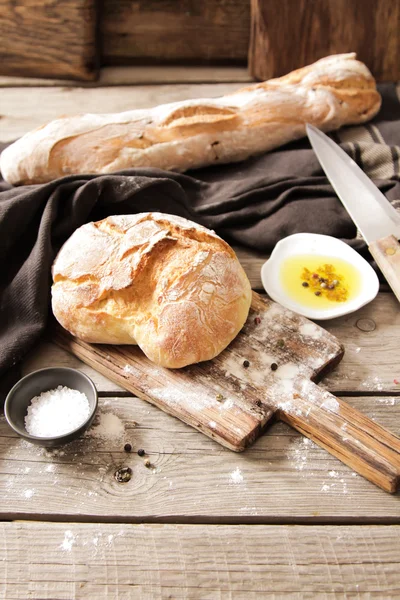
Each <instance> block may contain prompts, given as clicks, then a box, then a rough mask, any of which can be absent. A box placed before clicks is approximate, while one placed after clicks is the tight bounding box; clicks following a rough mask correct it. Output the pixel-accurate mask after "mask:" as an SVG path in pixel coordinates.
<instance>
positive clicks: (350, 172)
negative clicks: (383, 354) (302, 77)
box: [306, 124, 400, 301]
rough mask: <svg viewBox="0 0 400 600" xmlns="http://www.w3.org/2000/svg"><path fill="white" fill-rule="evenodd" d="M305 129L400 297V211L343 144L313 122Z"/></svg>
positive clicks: (347, 208) (350, 213)
mask: <svg viewBox="0 0 400 600" xmlns="http://www.w3.org/2000/svg"><path fill="white" fill-rule="evenodd" d="M306 131H307V135H308V139H309V140H310V143H311V146H312V148H313V150H314V152H315V154H316V156H317V158H318V160H319V162H320V164H321V166H322V168H323V170H324V171H325V173H326V176H327V178H328V179H329V181H330V183H331V185H332V187H333V189H334V190H335V192H336V193H337V195H338V197H339V199H340V200H341V202H342V204H343V205H344V207H345V208H346V210H347V212H348V213H349V215H350V216H351V218H352V219H353V221H354V223H355V224H356V225H357V227H358V229H359V230H360V232H361V234H362V236H363V237H364V239H365V241H366V242H367V244H368V247H369V251H370V252H371V254H372V256H373V257H374V259H375V261H376V263H377V264H378V266H379V268H380V269H381V271H382V272H383V274H384V275H385V277H386V279H387V280H388V283H389V285H390V286H391V288H392V289H393V291H394V293H395V294H396V296H397V299H398V300H399V301H400V245H399V242H398V238H400V214H399V213H398V212H397V211H396V209H395V208H394V207H393V206H392V205H391V204H390V202H389V201H388V200H387V199H386V198H385V196H384V195H383V194H382V192H381V191H380V190H378V188H377V187H376V186H375V184H374V183H373V182H372V181H371V179H370V178H369V177H368V176H367V175H366V174H365V173H364V171H363V170H362V169H361V168H360V167H359V166H358V165H357V164H356V163H355V162H354V160H352V159H351V158H350V156H348V155H347V154H346V152H344V150H342V148H340V146H338V145H337V144H336V143H335V142H334V141H333V140H331V139H330V138H329V137H328V136H327V135H325V133H323V132H322V131H320V130H319V129H317V128H316V127H314V126H313V125H309V124H308V125H307V126H306Z"/></svg>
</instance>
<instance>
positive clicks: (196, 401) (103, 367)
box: [54, 292, 400, 492]
mask: <svg viewBox="0 0 400 600" xmlns="http://www.w3.org/2000/svg"><path fill="white" fill-rule="evenodd" d="M54 341H55V342H56V343H57V344H58V345H59V346H61V347H62V348H64V349H66V350H68V351H70V352H72V353H73V354H75V355H76V356H78V357H79V358H80V359H81V360H83V361H84V362H85V363H87V364H89V365H90V366H91V367H94V368H95V369H96V370H97V371H99V372H101V373H103V374H104V375H106V376H107V377H108V378H109V379H111V380H113V381H115V382H117V383H118V384H120V385H121V386H123V387H124V388H126V389H127V390H129V391H131V392H133V393H134V394H135V395H137V396H138V397H140V398H143V399H145V400H148V401H149V402H151V403H152V404H155V405H156V406H158V407H159V408H161V409H162V410H164V411H166V412H167V413H169V414H171V415H174V416H175V417H178V418H179V419H181V420H182V421H184V422H185V423H188V424H189V425H192V426H193V427H195V428H196V429H198V430H199V431H202V432H203V433H205V434H206V435H208V436H209V437H211V438H213V439H215V440H216V441H218V442H219V443H220V444H222V445H223V446H226V447H227V448H230V449H231V450H235V451H241V450H244V449H245V448H246V447H247V446H249V445H250V444H252V443H253V442H254V441H255V440H256V439H257V438H258V437H259V436H260V434H261V433H262V431H263V430H264V428H265V427H266V425H267V424H268V423H269V421H271V419H272V417H275V418H276V419H278V420H282V421H285V422H286V423H289V425H291V426H292V427H294V428H295V429H297V430H298V431H300V432H301V433H303V434H304V435H306V436H307V437H309V438H310V439H312V440H313V441H315V442H316V443H317V444H319V445H320V446H322V447H323V448H325V449H326V450H328V452H330V453H331V454H333V455H334V456H336V457H337V458H339V459H340V460H341V461H343V462H344V463H346V464H347V465H349V466H350V467H351V468H352V469H354V470H355V471H357V472H358V473H360V474H361V475H363V476H364V477H366V478H367V479H369V480H370V481H372V482H373V483H375V484H376V485H378V486H380V487H381V488H383V489H384V490H386V491H388V492H395V491H396V489H397V487H398V485H399V481H400V438H398V437H396V436H395V435H393V434H392V433H390V432H389V431H387V430H385V429H383V428H382V427H380V426H379V425H377V424H376V423H374V422H373V421H371V420H370V419H368V418H367V417H365V416H364V415H362V414H361V413H360V412H358V411H357V410H355V409H354V408H352V407H351V406H349V405H348V404H346V403H345V402H343V401H342V400H339V399H338V398H335V397H334V396H333V395H332V394H330V393H329V392H327V391H325V390H323V389H321V388H320V387H318V385H316V383H315V381H316V380H317V379H318V378H320V377H321V376H322V374H323V373H325V372H326V371H327V370H330V369H331V368H333V367H334V366H335V365H336V364H337V363H338V362H339V361H340V360H341V358H342V357H343V353H344V349H343V346H342V345H341V344H340V342H339V341H338V340H337V339H336V338H335V337H334V336H332V335H331V334H329V333H328V332H327V331H325V330H324V329H322V328H321V327H319V326H318V325H315V324H314V323H312V322H311V321H309V320H308V319H306V318H304V317H301V316H299V315H297V314H295V313H293V312H291V311H289V310H287V309H285V308H283V307H282V306H280V305H279V304H276V303H275V302H272V301H270V300H267V299H264V298H262V297H261V296H259V295H258V294H256V293H254V292H253V302H252V306H251V310H250V314H249V318H248V320H247V323H246V324H245V326H244V328H243V329H242V331H241V332H240V333H239V335H238V336H237V337H236V338H235V340H234V341H233V342H232V343H231V344H230V345H229V346H228V348H226V350H224V352H222V353H221V354H220V355H219V356H217V357H216V358H215V359H213V360H211V361H207V362H204V363H198V364H196V365H191V366H189V367H185V368H183V369H175V370H172V369H164V368H162V367H159V366H157V365H156V364H154V363H152V362H151V361H150V360H149V359H148V358H147V357H146V356H145V355H144V354H143V352H142V351H141V350H140V349H139V348H138V347H137V346H111V345H100V344H96V345H95V344H88V343H86V342H83V341H81V340H78V339H77V338H74V337H73V336H71V335H70V334H68V333H67V332H66V331H64V330H63V329H62V328H61V327H57V328H56V330H55V332H54Z"/></svg>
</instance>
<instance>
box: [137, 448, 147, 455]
mask: <svg viewBox="0 0 400 600" xmlns="http://www.w3.org/2000/svg"><path fill="white" fill-rule="evenodd" d="M137 453H138V454H139V456H144V455H145V454H146V452H145V451H144V450H143V448H139V450H138V451H137Z"/></svg>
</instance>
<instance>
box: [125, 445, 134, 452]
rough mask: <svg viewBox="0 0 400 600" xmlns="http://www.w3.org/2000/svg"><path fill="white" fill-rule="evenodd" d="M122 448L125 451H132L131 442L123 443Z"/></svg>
mask: <svg viewBox="0 0 400 600" xmlns="http://www.w3.org/2000/svg"><path fill="white" fill-rule="evenodd" d="M124 450H125V452H131V451H132V446H131V444H125V446H124Z"/></svg>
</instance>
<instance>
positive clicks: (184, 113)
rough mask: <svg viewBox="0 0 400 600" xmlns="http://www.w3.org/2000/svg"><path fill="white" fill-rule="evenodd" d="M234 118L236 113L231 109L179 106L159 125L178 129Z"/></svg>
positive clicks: (203, 105) (198, 105) (208, 106)
mask: <svg viewBox="0 0 400 600" xmlns="http://www.w3.org/2000/svg"><path fill="white" fill-rule="evenodd" d="M236 117H237V113H236V111H235V110H234V109H233V108H226V107H221V106H216V105H214V106H212V105H211V104H197V105H189V106H180V107H179V108H177V109H175V110H173V111H172V112H171V113H170V114H169V115H168V117H166V118H165V119H163V121H162V122H161V123H160V125H161V126H162V127H179V126H182V125H192V124H194V123H216V122H220V121H223V120H226V119H234V118H236Z"/></svg>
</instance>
